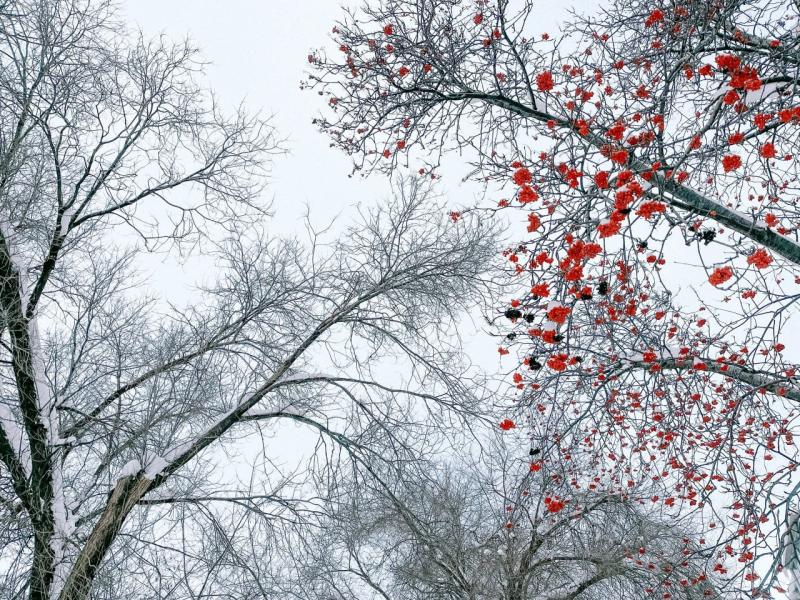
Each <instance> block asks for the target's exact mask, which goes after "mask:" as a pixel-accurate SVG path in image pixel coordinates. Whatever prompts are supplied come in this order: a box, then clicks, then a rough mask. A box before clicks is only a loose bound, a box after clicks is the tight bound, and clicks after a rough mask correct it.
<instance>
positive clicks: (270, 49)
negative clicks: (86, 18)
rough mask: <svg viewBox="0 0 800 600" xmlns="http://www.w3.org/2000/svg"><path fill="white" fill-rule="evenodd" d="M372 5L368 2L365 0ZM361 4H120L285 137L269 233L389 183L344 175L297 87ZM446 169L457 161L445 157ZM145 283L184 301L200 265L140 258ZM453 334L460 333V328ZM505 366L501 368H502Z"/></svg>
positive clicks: (457, 198) (554, 8) (374, 197)
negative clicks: (189, 54) (188, 46)
mask: <svg viewBox="0 0 800 600" xmlns="http://www.w3.org/2000/svg"><path fill="white" fill-rule="evenodd" d="M372 1H374V0H372ZM362 3H363V0H358V1H355V0H347V1H345V2H340V1H338V0H295V1H291V2H290V1H285V0H121V6H122V11H123V13H122V16H123V17H124V18H125V19H126V20H127V21H128V23H129V24H130V26H131V27H132V28H139V29H141V30H142V32H143V33H144V35H145V37H155V36H158V35H161V34H164V35H166V36H167V37H168V38H169V39H172V40H180V39H183V38H185V37H187V36H188V37H189V39H190V40H191V41H192V43H193V44H194V45H195V46H197V47H199V48H200V49H201V51H202V58H203V60H205V61H208V62H209V65H208V67H207V69H206V73H207V80H206V83H207V84H208V86H209V87H210V88H211V89H213V90H214V92H215V93H216V94H217V95H218V99H219V100H220V102H221V104H222V106H223V107H224V108H227V109H228V110H233V109H234V108H235V107H236V106H237V105H238V104H239V103H240V102H242V101H244V103H245V105H246V106H247V107H248V109H249V110H251V111H259V110H260V111H262V112H263V113H264V114H272V115H274V120H273V123H274V125H275V127H276V128H277V130H278V134H279V136H280V137H285V138H286V139H287V146H288V148H289V150H290V153H289V155H287V156H284V157H278V158H276V160H275V162H274V165H273V174H272V180H271V184H270V186H269V189H268V191H267V193H268V194H269V196H270V198H271V199H272V200H273V201H274V205H273V206H274V210H275V213H276V217H275V219H274V220H273V221H272V227H271V229H272V231H273V233H275V234H279V235H292V234H293V233H294V232H296V231H298V230H299V228H300V227H301V226H302V223H301V218H302V216H303V213H304V212H305V207H306V205H308V207H310V212H311V215H312V220H313V222H314V223H316V224H319V225H322V224H327V223H328V222H329V220H330V219H331V218H333V217H336V216H337V215H340V218H341V219H342V220H343V222H347V221H348V220H350V219H351V218H352V217H353V214H354V212H355V211H354V206H355V205H356V204H357V203H361V204H371V203H374V202H380V201H381V199H383V198H385V197H386V196H387V195H388V194H389V182H388V180H387V179H386V178H385V177H383V176H380V175H373V176H371V177H369V178H367V179H364V178H361V177H354V178H349V177H348V174H349V173H350V167H351V162H350V159H348V158H347V157H346V156H345V155H344V154H343V153H342V152H341V151H340V150H339V149H336V148H331V147H330V146H329V140H328V139H327V138H326V137H325V136H324V135H323V134H321V133H320V132H319V131H318V130H317V128H316V127H315V126H314V125H312V123H311V120H312V118H313V117H314V116H316V115H317V114H318V113H319V112H320V111H321V110H322V109H324V105H325V102H324V100H323V99H322V98H320V97H319V96H318V95H317V94H316V92H315V91H310V90H305V91H301V90H300V85H299V84H300V81H301V80H302V79H303V77H304V72H305V70H306V68H307V67H308V61H307V56H308V53H309V50H311V49H313V48H317V47H320V46H324V45H326V44H327V43H328V41H329V36H330V33H331V29H332V28H333V25H334V24H335V22H336V21H337V20H338V19H340V18H341V16H342V14H343V9H342V6H343V5H349V6H360V5H362ZM537 4H538V6H537V13H536V14H537V18H536V25H537V26H538V27H539V28H540V30H541V31H543V32H544V31H550V32H554V31H556V30H557V26H558V21H559V19H562V18H563V17H564V16H566V12H567V8H568V7H569V6H574V7H577V8H580V9H586V10H592V9H594V7H595V6H596V3H595V2H591V1H590V0H575V1H574V2H571V3H565V4H561V5H554V4H553V3H552V2H546V1H544V0H543V1H540V2H538V3H537ZM453 162H455V163H456V165H455V166H456V167H458V166H460V165H459V164H458V163H459V161H457V160H456V161H453ZM456 170H458V171H459V172H452V173H448V172H444V173H443V175H444V182H445V183H444V184H443V186H442V187H441V189H440V191H441V192H442V193H444V194H445V196H446V199H447V203H448V205H452V206H454V207H455V206H463V205H465V204H469V203H470V200H472V197H473V196H474V194H476V193H477V192H476V188H475V186H469V185H460V184H459V182H460V178H461V177H463V176H464V175H465V174H466V171H464V170H459V169H455V168H454V169H453V171H456ZM143 264H144V265H145V266H144V268H145V269H147V271H149V272H148V273H146V274H145V275H146V276H147V278H148V279H149V281H150V283H151V284H152V285H153V286H154V288H155V290H158V292H160V293H161V294H163V295H164V296H165V299H166V298H168V299H169V300H170V301H171V302H177V303H178V304H180V303H181V302H182V300H183V298H186V297H188V293H187V292H188V287H187V286H190V285H191V284H193V283H196V282H197V280H198V278H199V277H207V276H208V270H207V268H206V267H207V263H201V264H202V267H200V266H199V264H198V263H196V264H195V265H194V266H193V265H192V264H191V262H190V263H188V264H185V265H183V266H179V265H177V264H174V263H173V262H171V261H166V262H164V261H163V257H149V258H146V259H144V260H143ZM462 333H463V331H462ZM469 352H470V355H471V357H472V358H473V360H474V361H476V362H478V363H479V364H484V365H485V366H486V368H487V369H490V370H493V369H496V368H497V367H498V362H499V361H498V355H497V352H496V346H495V344H493V343H487V342H486V338H484V337H482V336H479V337H478V338H476V339H475V340H474V343H473V344H471V345H470V348H469ZM509 366H510V365H506V367H509Z"/></svg>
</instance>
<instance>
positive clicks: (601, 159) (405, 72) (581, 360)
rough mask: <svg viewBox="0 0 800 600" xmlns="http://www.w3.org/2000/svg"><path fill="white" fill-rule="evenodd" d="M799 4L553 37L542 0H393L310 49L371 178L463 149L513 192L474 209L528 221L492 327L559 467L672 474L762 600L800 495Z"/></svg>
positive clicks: (692, 8)
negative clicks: (798, 331)
mask: <svg viewBox="0 0 800 600" xmlns="http://www.w3.org/2000/svg"><path fill="white" fill-rule="evenodd" d="M798 11H799V9H798V4H797V2H789V1H788V0H784V1H777V0H756V1H744V0H715V1H713V2H707V1H700V0H686V1H684V2H681V1H675V2H672V1H668V2H667V1H663V0H637V1H634V2H627V1H626V2H611V3H609V4H608V5H607V6H605V7H600V8H598V10H597V14H596V15H594V16H589V17H585V18H578V17H575V18H573V19H572V20H571V21H570V23H568V24H567V25H566V26H565V30H564V33H563V35H559V36H554V35H552V34H547V33H543V32H541V30H540V29H539V28H538V27H537V22H536V18H537V14H536V11H535V10H534V3H533V2H530V1H528V0H524V1H523V0H519V1H516V0H497V1H496V2H495V1H491V2H490V1H488V0H477V1H475V0H383V1H379V0H376V1H374V2H369V3H368V6H367V7H366V8H365V9H364V10H363V11H359V12H357V13H353V14H350V15H349V16H347V18H346V19H345V20H344V21H343V22H342V23H340V24H338V25H337V26H336V27H335V29H334V39H335V45H336V46H338V48H337V49H336V50H335V51H334V52H335V53H334V54H331V55H330V56H328V55H327V54H326V53H325V52H323V51H320V52H316V53H312V54H311V55H310V56H309V61H310V63H311V66H312V73H311V75H310V80H309V85H310V86H313V87H315V88H316V89H318V90H319V91H320V93H322V94H323V95H324V96H325V98H326V101H327V103H328V105H329V108H330V110H329V111H327V112H326V113H325V116H323V117H321V118H320V119H319V120H318V123H319V125H320V127H321V129H322V130H323V131H324V132H326V133H327V134H328V135H330V136H331V137H332V139H333V141H334V143H335V144H336V145H338V146H339V147H341V148H342V149H343V150H344V151H346V152H347V153H349V154H351V155H352V156H353V157H354V160H355V161H356V162H355V168H356V170H362V169H365V170H367V171H369V170H372V169H378V170H381V171H393V170H395V169H397V168H398V167H402V166H406V165H408V166H411V167H412V168H413V169H417V168H419V169H420V172H421V173H424V174H431V175H434V176H435V175H436V174H437V173H438V171H439V166H440V164H441V158H442V156H443V155H444V154H445V153H447V152H449V151H453V152H458V153H460V154H461V155H462V156H467V157H470V158H469V159H468V160H470V162H471V169H472V170H471V171H470V173H471V175H473V176H474V177H475V178H476V179H477V180H479V181H482V182H484V183H485V184H486V186H487V191H488V192H489V193H491V194H497V196H498V197H499V198H502V199H500V200H499V202H498V203H497V205H496V206H492V207H487V206H479V207H469V206H467V207H466V208H465V209H464V210H461V211H458V212H456V213H454V218H458V216H459V213H460V214H465V213H466V212H468V211H469V210H479V209H482V210H483V211H484V214H485V213H489V212H496V211H504V212H505V211H513V212H512V213H509V214H511V215H519V218H516V217H512V219H513V220H514V221H516V222H518V223H519V224H520V225H521V227H520V232H521V233H520V234H519V237H518V238H517V240H516V242H515V243H514V244H513V245H510V246H509V247H508V248H507V249H506V250H505V252H504V257H505V259H506V261H507V262H506V265H508V269H509V271H510V272H511V273H512V274H516V275H517V276H518V278H519V282H520V284H519V288H518V289H519V292H518V294H516V297H513V300H511V301H510V304H505V305H503V306H498V307H497V308H498V310H497V311H496V313H495V315H493V316H494V317H496V320H495V323H496V324H497V328H498V330H499V332H500V333H508V334H509V339H508V340H507V343H505V344H503V346H502V347H501V348H500V353H501V354H506V353H512V354H511V356H510V357H509V358H511V359H516V361H517V362H516V363H515V364H518V365H519V370H516V371H515V372H514V373H513V375H512V376H513V378H514V384H515V385H516V386H517V387H518V388H519V389H520V390H521V391H522V394H523V396H524V399H526V400H527V402H525V406H526V407H528V408H530V409H531V410H530V416H531V419H532V420H533V421H536V422H538V423H540V424H541V423H544V424H546V425H547V427H544V428H539V426H538V425H533V426H534V428H537V430H540V431H543V432H544V433H543V435H545V436H546V438H547V443H548V444H549V447H551V448H553V449H554V450H555V451H554V452H552V453H551V456H556V455H557V454H558V453H559V452H558V451H560V453H562V454H563V453H567V454H570V455H573V456H577V455H578V454H579V453H589V454H591V455H593V456H595V458H596V462H595V463H594V466H593V467H592V468H590V469H589V470H588V472H583V473H577V472H576V473H575V478H576V481H582V482H585V481H587V480H590V479H591V478H592V477H594V476H595V474H596V473H597V472H598V470H600V469H603V468H604V467H605V466H608V465H609V464H611V465H613V464H614V463H618V464H619V466H620V467H621V469H622V470H623V471H622V472H624V473H626V475H625V476H620V477H616V478H615V479H612V478H611V477H608V478H606V480H605V481H604V483H607V484H608V485H609V486H610V490H614V491H616V492H624V490H625V487H626V485H627V483H626V482H627V481H628V480H631V479H633V480H637V481H638V480H640V479H657V480H659V481H662V482H663V484H664V488H665V490H664V492H665V493H663V494H659V500H658V502H659V503H661V504H662V505H663V508H664V510H665V511H667V512H670V511H673V510H675V511H683V512H685V511H694V512H697V513H698V514H701V515H703V518H704V519H705V521H706V525H707V527H708V528H709V529H710V530H711V531H710V532H709V537H711V534H714V535H713V538H714V541H713V542H711V541H709V544H713V545H714V547H715V548H716V550H717V552H718V555H719V556H718V557H719V562H718V565H717V568H718V570H719V572H721V573H728V575H729V576H731V577H733V578H735V577H739V578H740V580H741V586H742V589H744V590H746V591H747V593H752V594H754V595H756V596H757V595H758V594H760V593H762V592H763V593H765V594H768V593H769V592H768V590H769V588H770V586H771V585H772V584H773V583H774V582H775V577H776V576H777V574H778V573H779V571H780V569H781V565H780V556H781V548H780V543H779V539H780V537H781V536H780V531H781V530H782V529H784V528H785V521H786V514H787V511H786V509H787V508H788V507H789V506H790V505H796V504H797V494H796V492H797V490H798V489H800V488H798V487H797V486H798V485H800V482H799V481H798V480H797V477H796V475H795V470H796V466H797V460H798V453H797V450H796V446H795V444H794V435H795V434H796V432H797V425H798V420H797V419H798V401H800V386H798V383H797V373H798V371H797V353H796V352H795V353H794V354H793V355H790V354H787V349H786V346H788V345H791V343H792V336H791V334H788V335H787V334H786V333H785V332H787V331H790V325H789V323H790V320H791V318H792V315H793V314H794V313H795V312H796V309H797V298H798V295H797V284H798V282H799V281H800V278H798V276H797V267H798V264H800V243H798V234H797V228H798V225H800V218H799V217H800V215H798V210H797V197H798V187H799V186H798V161H797V160H796V158H795V156H794V154H795V152H796V148H797V147H798V141H799V140H798V131H800V129H798V125H800V105H799V104H798V86H797V82H798V79H797V77H798V57H800V37H798V35H797V27H798V22H799V21H798V19H800V12H798ZM509 187H510V189H508V188H509ZM525 229H526V230H527V233H525V232H524V231H525ZM692 255H694V256H695V258H692ZM503 323H505V325H504V324H503ZM782 333H783V335H781V334H782ZM789 350H791V348H790V349H789ZM792 356H794V359H792ZM581 464H583V465H586V464H587V463H581ZM588 464H592V463H588ZM612 468H613V467H612ZM759 557H764V558H765V559H769V560H772V561H773V565H772V568H771V569H768V568H766V567H764V568H763V569H761V568H759V571H760V572H761V573H762V574H764V573H766V574H767V576H764V577H762V578H761V579H759V574H758V573H756V572H755V571H754V567H755V564H756V562H757V561H758V560H759ZM761 564H764V563H761Z"/></svg>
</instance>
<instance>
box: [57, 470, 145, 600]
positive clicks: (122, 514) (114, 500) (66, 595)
mask: <svg viewBox="0 0 800 600" xmlns="http://www.w3.org/2000/svg"><path fill="white" fill-rule="evenodd" d="M152 484H153V480H152V479H149V478H148V477H147V476H146V475H145V474H143V473H140V474H138V475H126V476H125V477H122V478H121V479H119V480H118V481H117V485H116V486H115V487H114V491H113V492H112V493H111V498H109V500H108V504H106V508H105V510H104V511H103V514H102V515H101V516H100V519H99V520H98V522H97V524H96V525H95V527H94V529H92V533H91V535H90V536H89V539H87V540H86V542H85V544H84V545H83V548H82V550H81V553H80V555H79V556H78V560H77V561H75V564H74V565H73V567H72V569H71V570H70V573H69V575H68V577H67V580H66V582H65V584H64V586H63V588H62V589H61V593H60V594H59V595H58V598H59V600H85V599H86V598H88V597H89V591H90V590H91V588H92V582H93V581H94V578H95V575H96V574H97V569H98V567H99V566H100V563H101V562H102V561H103V557H105V555H106V552H108V549H109V548H110V547H111V544H112V543H113V542H114V539H115V538H116V537H117V533H118V532H119V530H120V528H121V527H122V525H123V523H124V522H125V519H126V518H127V516H128V514H129V513H130V512H131V509H132V508H133V507H134V506H135V505H136V503H137V502H138V501H139V500H140V499H141V498H142V496H144V495H145V494H146V493H147V491H148V490H149V489H150V486H151V485H152ZM54 597H55V596H54Z"/></svg>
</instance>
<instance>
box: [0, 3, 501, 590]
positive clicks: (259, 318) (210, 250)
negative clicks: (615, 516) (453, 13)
mask: <svg viewBox="0 0 800 600" xmlns="http://www.w3.org/2000/svg"><path fill="white" fill-rule="evenodd" d="M200 75H201V64H200V63H199V62H198V58H197V54H196V52H195V50H194V49H193V48H191V47H190V46H188V45H186V44H170V43H168V42H166V41H165V40H155V41H147V40H143V39H138V40H137V39H132V38H131V36H130V35H129V34H128V33H127V32H126V31H125V29H124V27H123V26H122V25H121V24H120V23H118V21H117V17H116V15H115V13H114V11H113V9H112V5H111V4H110V3H108V2H104V1H102V0H98V1H90V0H47V1H44V0H42V1H40V0H13V1H10V2H6V3H4V4H3V8H2V10H1V11H0V315H2V319H1V322H2V323H1V324H2V329H1V330H0V381H1V382H2V387H1V388H0V565H2V566H1V567H0V570H2V577H0V596H1V597H3V598H21V597H23V596H25V595H27V597H29V598H31V599H32V600H44V599H56V598H60V599H61V600H81V599H83V598H87V597H89V596H92V595H93V596H94V597H97V598H101V597H102V598H121V597H124V598H135V597H141V598H156V597H157V598H173V597H183V598H186V597H197V596H198V595H199V596H203V595H204V594H207V593H208V589H209V586H210V585H211V584H212V583H213V582H214V581H215V577H216V574H217V572H218V569H221V568H223V567H224V568H225V569H227V572H229V573H230V572H231V570H233V572H234V575H231V577H230V578H229V579H227V580H226V582H227V583H226V585H229V586H230V587H228V588H220V587H219V586H212V587H213V589H214V595H215V597H223V595H227V596H226V597H242V596H239V595H238V593H239V592H238V590H239V589H240V587H237V586H241V585H242V582H243V581H249V580H251V579H253V578H254V577H256V574H255V573H254V569H255V568H256V567H254V566H253V565H248V564H236V565H233V566H232V565H230V564H229V563H228V558H227V557H228V554H227V553H226V552H225V548H226V540H229V539H230V538H231V537H232V536H235V535H236V534H237V531H238V529H237V527H238V526H241V525H242V523H243V522H245V521H246V520H247V519H252V518H256V517H259V518H261V519H263V520H264V521H267V522H269V521H270V520H271V519H274V518H276V517H277V516H280V515H281V513H282V512H286V513H287V514H292V513H291V511H294V514H300V513H299V510H300V509H299V508H298V506H299V504H301V500H302V499H303V498H302V496H300V495H299V494H301V492H302V487H301V484H302V483H303V481H304V479H303V477H302V474H301V473H298V474H292V476H288V475H286V476H281V475H280V469H278V467H277V466H275V465H274V464H273V463H272V462H271V461H272V460H274V459H275V458H276V457H278V456H279V455H280V449H278V448H272V447H270V446H269V443H268V441H267V440H265V439H263V437H261V439H259V435H262V436H263V435H264V434H265V432H266V431H267V430H268V428H269V426H270V425H271V424H274V423H276V422H285V421H287V420H288V421H293V422H295V423H299V424H301V425H303V426H306V427H309V428H311V430H312V431H317V432H319V435H320V436H321V438H320V442H319V447H318V452H316V453H315V454H314V455H313V456H312V459H313V458H314V457H316V458H315V460H317V461H319V462H322V461H324V460H325V458H326V456H330V457H331V460H332V462H331V463H330V465H331V469H333V468H335V464H336V463H335V461H334V460H333V459H334V458H335V456H333V455H332V454H333V451H332V450H331V448H330V446H329V444H331V443H333V444H334V445H335V444H336V443H339V442H340V441H342V440H343V439H344V436H345V435H347V436H348V439H349V440H350V442H349V443H358V444H363V445H367V444H369V443H371V442H372V441H374V440H376V439H380V440H381V441H382V442H387V443H388V442H389V441H391V439H392V438H391V436H388V441H387V435H386V433H385V427H387V426H388V425H389V424H392V423H394V422H400V423H411V422H413V419H414V418H418V419H425V420H427V421H430V426H434V424H435V422H436V419H437V418H438V416H441V415H444V414H447V415H449V418H455V417H457V416H458V415H461V416H465V415H470V414H471V411H473V409H474V406H475V405H474V402H475V398H476V394H475V392H476V390H477V389H478V387H477V385H476V383H475V382H474V381H472V380H470V378H469V375H468V373H467V371H468V365H467V363H466V362H465V360H464V359H463V358H462V357H461V355H460V353H459V351H458V348H457V346H456V345H453V344H451V343H449V342H448V340H452V339H453V338H452V337H451V333H452V329H453V325H452V320H453V318H454V317H455V315H456V314H458V313H459V312H460V311H461V310H462V308H463V307H465V306H467V305H469V303H470V302H472V301H474V300H476V299H477V298H478V297H479V296H480V294H481V293H482V291H483V289H484V287H483V280H482V279H481V273H483V272H484V271H485V270H486V268H487V265H488V263H489V259H490V256H491V255H492V254H493V253H494V252H495V250H494V243H495V242H494V232H493V230H492V228H491V227H487V226H484V225H481V224H480V223H478V222H475V221H473V222H465V223H463V224H462V223H458V224H453V223H451V222H449V221H448V220H447V219H446V217H445V219H444V220H442V219H440V218H439V215H438V214H437V211H438V210H439V209H438V208H437V207H436V206H437V205H436V202H435V199H434V198H433V196H432V195H431V193H430V190H429V189H428V188H427V187H426V186H425V185H423V184H421V183H419V182H413V181H410V182H407V183H406V184H405V185H403V186H401V187H399V188H398V189H397V195H396V197H395V199H394V200H391V201H389V202H387V203H386V205H385V206H384V207H383V208H380V209H375V210H363V211H362V218H361V220H360V221H359V223H357V224H355V225H353V226H352V227H350V228H349V229H347V230H346V231H343V232H342V234H341V236H340V238H339V239H338V240H335V239H328V238H326V236H325V235H324V234H323V233H321V232H318V231H315V230H314V229H313V228H312V227H311V225H308V227H307V233H308V243H304V242H303V241H302V238H303V236H302V235H293V236H291V238H290V239H279V238H275V237H273V236H270V235H269V234H267V233H266V230H265V217H266V209H267V208H268V207H267V206H266V205H265V204H264V202H263V201H262V199H261V197H260V192H261V190H262V188H263V185H264V182H265V175H266V174H267V169H268V164H269V163H268V160H269V158H270V155H272V154H274V153H275V152H277V151H278V150H279V146H278V144H277V143H276V138H275V134H274V132H273V130H272V128H271V127H270V126H269V124H268V123H266V122H265V121H264V120H262V119H260V118H259V117H257V116H248V115H247V114H246V113H245V112H243V111H242V112H238V113H236V114H234V115H233V116H231V117H227V116H224V115H223V114H222V113H221V111H220V109H219V107H218V106H217V104H216V103H215V101H214V99H213V96H212V94H211V93H210V92H209V91H208V90H207V89H205V88H204V87H203V85H202V84H201V83H200V82H199V78H200ZM151 250H158V251H161V252H171V253H172V254H173V255H174V256H181V255H184V253H188V252H202V253H203V254H204V256H205V257H206V259H207V260H208V261H209V263H213V265H214V269H215V270H218V272H217V274H216V275H215V274H213V273H212V274H211V275H209V276H208V277H207V283H206V287H205V289H203V290H200V291H198V292H197V294H195V295H193V296H192V300H191V302H189V303H188V305H187V303H186V302H184V300H186V299H178V298H170V299H167V302H159V301H158V299H157V298H155V297H154V296H153V294H152V293H150V292H148V287H147V282H146V280H145V279H143V278H141V277H140V276H139V275H137V273H136V269H137V267H138V266H139V265H140V263H137V259H138V258H140V257H141V256H142V255H143V254H144V253H146V252H148V251H151ZM170 302H172V303H173V304H174V306H173V304H170ZM387 356H391V357H393V358H392V362H391V363H389V364H392V365H396V364H397V362H398V361H402V362H403V364H408V365H409V372H408V373H405V374H404V373H403V372H402V369H400V368H397V367H396V366H395V367H394V368H393V369H392V370H391V371H389V370H387V369H385V366H386V360H387V358H386V357H387ZM409 431H412V432H413V431H414V430H413V429H411V426H410V425H409ZM420 435H422V433H421V434H420ZM245 439H247V440H248V441H249V442H250V443H249V444H245V443H244V440H245ZM323 442H324V443H323ZM409 443H410V442H409ZM236 444H238V448H239V449H241V450H242V451H243V452H244V449H245V448H246V447H250V448H253V445H254V444H255V447H256V448H259V447H261V444H263V447H261V448H262V449H261V452H260V453H259V454H261V459H259V460H256V462H255V464H251V465H247V464H245V465H244V466H245V468H246V469H248V471H247V472H248V474H247V476H246V477H242V476H241V471H240V470H239V468H240V467H241V466H242V465H241V464H238V467H235V466H234V465H236V464H237V463H236V462H235V461H230V462H229V461H227V460H226V459H225V454H224V452H231V451H232V450H231V449H232V447H233V446H234V445H236ZM215 449H216V450H215ZM401 450H402V448H400V447H396V448H392V447H391V445H389V446H388V447H387V449H386V452H387V459H388V458H391V454H390V453H391V452H392V451H394V452H396V453H397V455H398V456H399V455H400V453H401ZM326 452H327V455H326ZM322 472H325V470H324V469H323V471H322ZM329 472H330V471H329ZM240 480H241V481H244V483H241V482H240ZM285 518H290V517H289V516H286V517H285ZM228 527H230V529H227V528H228ZM212 535H213V539H214V540H215V542H214V546H213V548H212V546H211V545H209V539H210V537H209V536H212ZM264 543H268V540H266V539H265V540H264ZM173 568H176V569H179V571H180V573H179V575H178V576H176V577H172V573H173V571H172V569H173Z"/></svg>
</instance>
